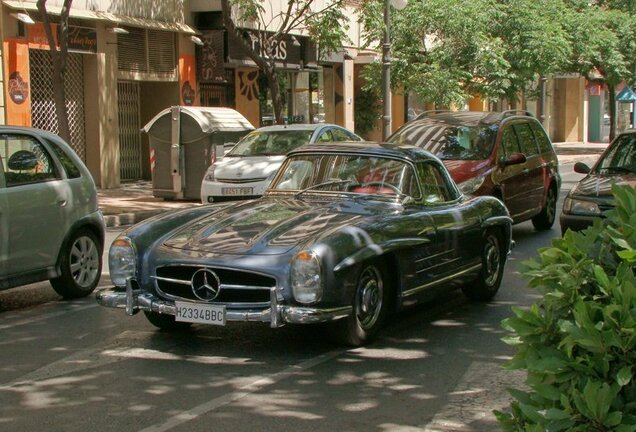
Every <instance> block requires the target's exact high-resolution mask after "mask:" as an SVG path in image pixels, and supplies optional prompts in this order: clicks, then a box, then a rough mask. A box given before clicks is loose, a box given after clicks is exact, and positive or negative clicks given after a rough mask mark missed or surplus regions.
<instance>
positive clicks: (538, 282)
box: [495, 186, 636, 432]
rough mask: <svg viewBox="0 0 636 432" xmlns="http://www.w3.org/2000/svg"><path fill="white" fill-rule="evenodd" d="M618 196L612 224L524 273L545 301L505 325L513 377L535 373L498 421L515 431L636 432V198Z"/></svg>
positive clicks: (546, 253)
mask: <svg viewBox="0 0 636 432" xmlns="http://www.w3.org/2000/svg"><path fill="white" fill-rule="evenodd" d="M613 193H614V201H615V205H616V207H615V209H614V210H612V211H610V212H608V215H607V216H608V217H607V219H605V220H604V221H603V222H601V221H597V223H595V224H594V226H592V227H590V228H588V229H587V230H585V231H583V232H582V233H575V232H571V231H568V232H566V234H565V236H564V237H563V238H560V239H555V240H554V241H553V243H552V246H551V247H548V248H544V249H541V250H539V255H538V257H537V258H535V259H532V260H529V261H527V262H524V263H523V266H524V273H525V274H526V275H527V276H528V277H529V279H530V283H529V284H530V287H532V288H535V289H537V290H538V291H539V292H540V293H541V294H542V298H541V299H540V300H539V301H538V302H537V303H535V304H534V305H532V306H531V307H530V309H529V310H528V309H519V308H514V309H513V312H514V316H513V317H511V318H508V319H506V320H504V321H503V323H502V325H503V327H504V328H505V329H506V330H508V331H510V332H512V334H511V335H510V336H509V337H506V338H504V341H505V342H506V343H508V344H510V345H513V346H514V347H515V349H516V353H515V356H514V357H513V359H512V360H511V361H510V362H509V363H508V364H507V365H506V367H507V368H509V369H525V370H527V381H526V384H527V386H526V388H525V389H524V390H520V389H511V390H510V393H511V394H512V396H513V398H514V400H513V402H512V404H511V407H510V410H506V412H499V411H495V415H496V416H497V419H498V420H499V422H500V424H501V425H502V427H503V429H504V430H506V431H532V432H535V431H536V432H539V431H581V432H590V431H618V432H627V431H636V380H635V379H634V370H635V368H636V350H635V348H636V278H635V276H634V264H635V263H636V250H634V249H635V248H634V247H635V246H636V190H635V189H634V188H632V187H629V186H614V188H613Z"/></svg>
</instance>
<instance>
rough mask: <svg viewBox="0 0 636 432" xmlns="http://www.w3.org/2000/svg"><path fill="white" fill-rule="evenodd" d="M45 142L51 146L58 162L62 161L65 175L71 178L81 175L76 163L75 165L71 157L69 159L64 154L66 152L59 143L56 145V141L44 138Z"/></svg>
mask: <svg viewBox="0 0 636 432" xmlns="http://www.w3.org/2000/svg"><path fill="white" fill-rule="evenodd" d="M46 142H47V144H48V145H49V146H51V148H52V149H53V151H54V152H55V154H56V155H57V157H58V159H59V160H60V162H62V166H63V167H64V171H65V172H66V177H68V178H70V179H72V178H79V177H81V176H82V172H81V171H80V169H79V168H78V167H77V165H75V162H73V159H71V157H70V156H69V155H68V154H66V152H65V151H64V150H63V149H62V148H61V147H60V146H59V145H57V143H56V142H54V141H51V140H46Z"/></svg>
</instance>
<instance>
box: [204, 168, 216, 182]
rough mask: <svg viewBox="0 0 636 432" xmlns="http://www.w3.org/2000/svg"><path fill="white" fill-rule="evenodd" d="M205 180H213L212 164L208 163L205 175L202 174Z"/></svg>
mask: <svg viewBox="0 0 636 432" xmlns="http://www.w3.org/2000/svg"><path fill="white" fill-rule="evenodd" d="M203 179H204V180H205V181H214V165H210V166H209V167H208V170H207V171H206V172H205V176H203Z"/></svg>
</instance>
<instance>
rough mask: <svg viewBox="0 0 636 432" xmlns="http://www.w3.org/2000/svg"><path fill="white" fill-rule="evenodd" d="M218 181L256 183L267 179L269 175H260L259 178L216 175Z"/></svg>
mask: <svg viewBox="0 0 636 432" xmlns="http://www.w3.org/2000/svg"><path fill="white" fill-rule="evenodd" d="M215 180H216V181H218V182H219V183H232V184H243V183H256V182H262V181H265V180H267V177H258V178H240V179H237V178H220V177H216V178H215Z"/></svg>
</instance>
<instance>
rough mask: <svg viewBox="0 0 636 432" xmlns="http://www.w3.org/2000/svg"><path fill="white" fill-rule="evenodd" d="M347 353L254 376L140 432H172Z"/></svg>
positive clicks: (342, 351) (325, 355)
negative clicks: (226, 391)
mask: <svg viewBox="0 0 636 432" xmlns="http://www.w3.org/2000/svg"><path fill="white" fill-rule="evenodd" d="M346 351H347V350H346V349H341V350H335V351H330V352H328V353H325V354H321V355H319V356H317V357H314V358H311V359H309V360H305V361H303V362H300V363H298V364H296V365H292V366H289V367H287V368H286V369H283V370H282V371H280V372H277V373H275V374H273V375H269V376H262V375H257V376H254V377H252V382H251V383H249V384H246V385H244V386H242V387H240V388H239V389H238V390H237V391H233V392H230V393H226V394H224V395H223V396H219V397H216V398H214V399H211V400H209V401H207V402H205V403H202V404H201V405H198V406H196V407H194V408H192V409H189V410H187V411H183V412H181V413H179V414H177V415H174V416H172V417H170V418H169V419H168V420H166V421H165V422H163V423H159V424H156V425H152V426H149V427H147V428H144V429H142V430H141V431H140V432H162V431H167V430H170V429H172V428H174V427H177V426H179V425H181V424H183V423H186V422H189V421H190V420H194V419H196V418H198V417H200V416H202V415H204V414H207V413H209V412H210V411H214V410H215V409H217V408H220V407H222V406H225V405H229V404H231V403H233V402H236V401H238V400H240V399H242V398H244V397H246V396H249V395H251V394H252V393H256V392H258V391H260V390H262V389H263V388H265V387H268V386H271V385H274V384H276V383H278V382H280V381H282V380H284V379H286V378H288V377H290V376H292V375H295V374H297V373H299V372H303V371H306V370H308V369H311V368H313V367H315V366H318V365H320V364H322V363H325V362H327V361H329V360H331V359H333V358H335V357H338V356H340V355H342V354H343V353H344V352H346Z"/></svg>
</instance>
